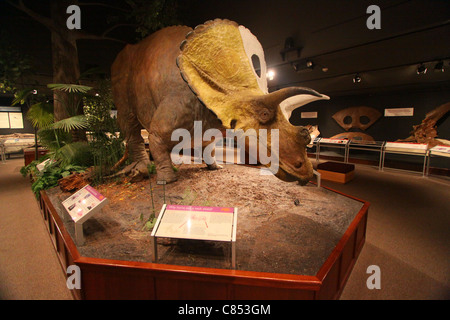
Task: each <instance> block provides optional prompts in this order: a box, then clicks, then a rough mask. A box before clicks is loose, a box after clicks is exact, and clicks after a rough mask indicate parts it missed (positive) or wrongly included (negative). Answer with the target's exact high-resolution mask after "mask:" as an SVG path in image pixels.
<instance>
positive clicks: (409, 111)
mask: <svg viewBox="0 0 450 320" xmlns="http://www.w3.org/2000/svg"><path fill="white" fill-rule="evenodd" d="M413 115H414V108H391V109H384V116H385V117H412V116H413Z"/></svg>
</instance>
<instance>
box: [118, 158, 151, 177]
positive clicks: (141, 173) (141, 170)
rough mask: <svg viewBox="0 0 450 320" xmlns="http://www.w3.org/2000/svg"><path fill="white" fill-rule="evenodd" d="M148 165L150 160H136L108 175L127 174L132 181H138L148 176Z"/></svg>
mask: <svg viewBox="0 0 450 320" xmlns="http://www.w3.org/2000/svg"><path fill="white" fill-rule="evenodd" d="M148 165H150V161H146V160H141V161H136V162H133V163H131V164H130V165H128V166H126V167H125V168H123V169H122V170H120V171H119V172H117V173H116V174H114V175H112V176H110V177H111V178H114V177H119V176H129V177H130V178H131V181H133V182H136V181H140V180H143V179H144V178H147V177H148Z"/></svg>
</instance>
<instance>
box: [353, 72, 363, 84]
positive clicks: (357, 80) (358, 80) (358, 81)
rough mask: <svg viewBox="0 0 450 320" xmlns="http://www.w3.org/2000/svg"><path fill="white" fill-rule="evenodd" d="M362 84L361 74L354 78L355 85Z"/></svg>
mask: <svg viewBox="0 0 450 320" xmlns="http://www.w3.org/2000/svg"><path fill="white" fill-rule="evenodd" d="M360 82H361V77H360V76H359V74H356V75H355V76H354V77H353V83H360Z"/></svg>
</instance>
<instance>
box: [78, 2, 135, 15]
mask: <svg viewBox="0 0 450 320" xmlns="http://www.w3.org/2000/svg"><path fill="white" fill-rule="evenodd" d="M78 5H79V6H97V7H105V8H109V9H113V10H117V11H121V12H125V13H130V12H131V11H129V10H126V9H124V8H120V7H116V6H113V5H110V4H106V3H101V2H85V3H83V2H80V3H78Z"/></svg>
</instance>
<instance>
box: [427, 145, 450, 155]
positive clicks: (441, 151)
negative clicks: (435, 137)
mask: <svg viewBox="0 0 450 320" xmlns="http://www.w3.org/2000/svg"><path fill="white" fill-rule="evenodd" d="M430 154H432V155H435V156H442V157H450V146H441V145H439V146H435V147H433V148H431V149H430Z"/></svg>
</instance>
